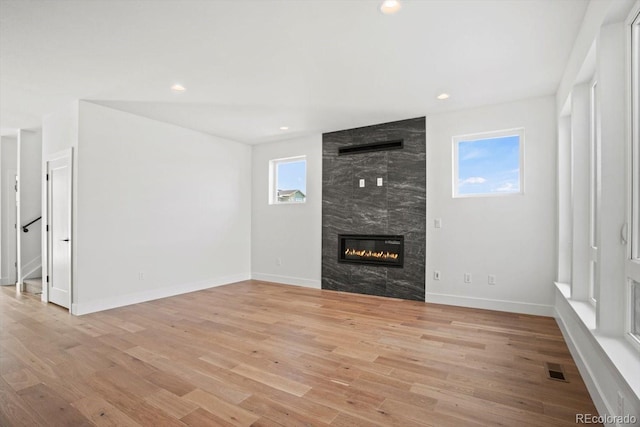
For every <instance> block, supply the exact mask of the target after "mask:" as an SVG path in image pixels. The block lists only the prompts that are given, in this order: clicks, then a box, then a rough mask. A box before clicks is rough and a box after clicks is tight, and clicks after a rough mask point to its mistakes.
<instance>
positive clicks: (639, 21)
mask: <svg viewBox="0 0 640 427" xmlns="http://www.w3.org/2000/svg"><path fill="white" fill-rule="evenodd" d="M630 71H631V74H630V75H631V117H630V119H631V152H632V156H631V158H632V160H631V162H632V164H631V182H630V188H631V203H630V205H631V242H630V243H631V245H630V254H629V258H628V260H627V276H628V277H627V281H628V292H627V296H628V301H629V302H628V316H627V318H628V322H627V325H628V328H627V329H628V336H629V337H630V339H631V341H632V342H633V343H634V344H635V345H636V347H638V348H640V185H639V184H638V183H640V14H638V15H636V17H635V19H634V20H633V21H632V24H631V70H630ZM623 238H624V236H623Z"/></svg>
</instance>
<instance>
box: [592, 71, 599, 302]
mask: <svg viewBox="0 0 640 427" xmlns="http://www.w3.org/2000/svg"><path fill="white" fill-rule="evenodd" d="M597 89H598V83H597V81H596V82H594V83H593V85H592V86H591V118H590V127H591V129H590V130H591V132H590V133H591V138H590V139H591V141H590V156H589V157H590V160H591V162H590V168H589V169H590V178H591V179H590V197H589V202H590V215H589V222H590V232H589V245H590V246H591V254H590V263H589V264H590V275H589V300H590V301H591V303H592V304H594V305H595V304H596V303H597V295H598V288H599V286H598V246H599V239H600V231H599V228H600V186H601V185H600V128H599V123H600V122H599V121H598V97H597V93H598V91H597Z"/></svg>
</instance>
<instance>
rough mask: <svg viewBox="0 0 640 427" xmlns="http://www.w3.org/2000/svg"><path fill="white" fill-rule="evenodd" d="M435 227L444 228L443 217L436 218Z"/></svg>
mask: <svg viewBox="0 0 640 427" xmlns="http://www.w3.org/2000/svg"><path fill="white" fill-rule="evenodd" d="M433 227H434V228H442V219H441V218H436V219H434V220H433Z"/></svg>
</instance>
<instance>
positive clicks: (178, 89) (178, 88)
mask: <svg viewBox="0 0 640 427" xmlns="http://www.w3.org/2000/svg"><path fill="white" fill-rule="evenodd" d="M171 90H172V91H174V92H184V91H185V90H187V88H186V87H184V86H182V85H181V84H177V83H176V84H174V85H173V86H171Z"/></svg>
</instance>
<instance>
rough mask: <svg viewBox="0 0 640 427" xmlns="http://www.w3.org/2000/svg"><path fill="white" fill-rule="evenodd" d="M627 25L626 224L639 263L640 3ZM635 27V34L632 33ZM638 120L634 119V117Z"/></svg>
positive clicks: (633, 10) (632, 11)
mask: <svg viewBox="0 0 640 427" xmlns="http://www.w3.org/2000/svg"><path fill="white" fill-rule="evenodd" d="M626 24H627V29H626V30H627V43H628V47H627V67H626V72H627V84H628V85H629V86H628V87H629V90H628V91H627V92H628V93H627V108H628V109H629V113H628V114H627V123H626V125H627V126H626V127H627V135H628V136H629V145H628V147H627V158H628V159H629V164H628V169H627V171H628V172H627V173H628V177H627V180H628V182H629V184H630V185H629V188H628V200H629V207H630V209H627V217H628V219H627V224H630V225H631V232H630V233H629V234H630V235H631V236H630V237H631V238H630V239H627V240H628V241H630V242H631V244H630V245H629V246H628V251H629V258H630V259H640V213H639V212H640V188H638V186H637V185H636V186H634V185H633V183H634V182H638V180H640V124H639V123H637V120H634V119H635V118H636V117H638V116H640V99H639V97H638V96H634V95H633V90H634V89H635V90H636V91H638V92H640V78H639V77H638V73H639V72H640V57H638V55H634V53H633V48H634V46H635V45H634V38H635V42H636V43H640V1H638V2H636V4H635V5H634V6H633V8H632V10H631V12H630V13H629V16H628V18H627V21H626ZM634 26H636V31H634V30H633V28H634ZM634 116H635V117H634Z"/></svg>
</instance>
